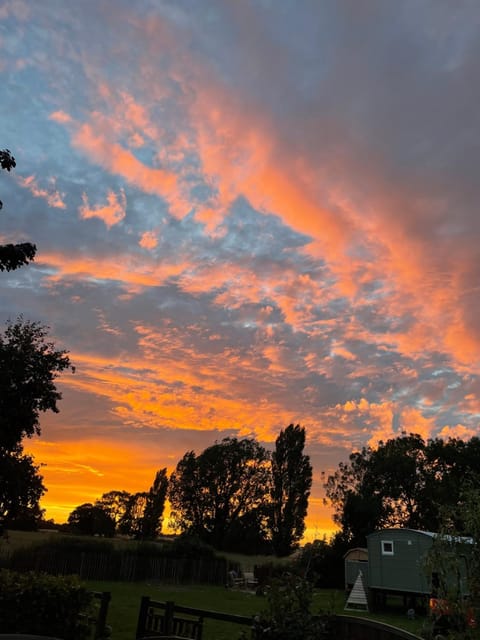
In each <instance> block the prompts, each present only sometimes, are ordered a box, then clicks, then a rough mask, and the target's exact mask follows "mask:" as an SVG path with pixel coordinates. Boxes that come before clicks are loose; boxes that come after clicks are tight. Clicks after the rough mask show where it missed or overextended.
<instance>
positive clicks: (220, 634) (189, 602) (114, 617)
mask: <svg viewBox="0 0 480 640" xmlns="http://www.w3.org/2000/svg"><path fill="white" fill-rule="evenodd" d="M9 533H10V538H9V541H8V542H5V541H4V540H2V539H1V538H0V553H2V551H6V552H9V551H12V550H13V549H15V548H18V547H24V546H31V545H35V544H41V543H42V542H45V541H46V540H48V539H49V538H53V539H55V538H57V537H60V536H62V535H63V534H61V533H58V534H57V533H50V532H37V533H31V532H21V531H11V532H9ZM114 544H116V545H118V546H123V545H132V544H137V543H133V542H131V541H125V540H120V539H115V541H114ZM224 555H225V556H227V557H228V558H229V559H230V560H232V561H235V562H238V563H239V564H240V565H241V566H242V568H243V570H244V571H252V570H253V567H254V565H255V564H262V563H265V562H274V563H282V562H285V561H284V560H278V559H274V558H270V557H264V556H262V557H260V556H259V557H257V556H244V555H237V554H230V553H229V554H224ZM85 584H86V585H87V587H88V588H90V589H92V590H94V591H110V592H111V594H112V598H111V601H110V607H109V613H108V620H107V621H108V624H109V625H110V626H111V627H112V636H111V640H134V638H135V631H136V625H137V618H138V612H139V608H140V600H141V597H142V596H144V595H145V596H147V595H148V596H150V597H151V598H153V599H155V600H159V601H166V600H173V601H174V602H175V603H177V604H181V605H184V606H187V607H188V606H190V607H194V608H198V609H205V610H210V611H221V612H224V613H233V614H237V615H244V616H253V615H255V614H257V613H260V612H261V611H262V610H264V609H266V607H267V601H266V599H265V598H264V597H260V596H256V595H255V594H254V593H252V592H249V591H243V590H240V589H238V590H233V589H225V588H224V587H220V586H219V587H216V586H209V585H188V586H174V585H161V584H158V583H157V584H154V583H135V582H100V581H89V582H86V583H85ZM344 603H345V600H344V593H343V591H335V590H329V589H321V590H316V591H315V592H314V599H313V609H312V610H313V613H321V612H334V613H337V614H347V615H361V616H362V617H367V618H371V619H374V620H378V621H380V622H385V623H387V624H390V625H393V626H395V627H400V628H402V629H405V630H407V631H410V632H411V633H415V634H417V635H419V634H420V630H421V628H422V626H423V624H424V621H425V618H422V617H418V618H417V619H416V620H408V619H407V616H406V612H405V610H404V606H403V602H402V601H401V600H400V599H399V598H397V599H395V598H389V600H388V602H387V605H388V607H387V609H386V611H385V612H382V613H381V614H371V613H365V612H358V613H356V612H352V611H350V612H346V611H344V608H343V607H344ZM243 629H245V627H242V626H240V625H235V624H233V623H226V622H219V621H215V620H208V619H206V620H205V622H204V640H237V639H238V638H239V637H240V634H241V631H242V630H243ZM245 630H246V631H247V637H249V629H248V628H247V629H245Z"/></svg>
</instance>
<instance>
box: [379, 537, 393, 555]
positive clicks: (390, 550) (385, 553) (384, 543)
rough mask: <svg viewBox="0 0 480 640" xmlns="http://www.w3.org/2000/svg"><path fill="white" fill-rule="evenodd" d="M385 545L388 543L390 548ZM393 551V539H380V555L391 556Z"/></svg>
mask: <svg viewBox="0 0 480 640" xmlns="http://www.w3.org/2000/svg"><path fill="white" fill-rule="evenodd" d="M386 545H390V549H385V547H386ZM394 553H395V551H394V546H393V540H382V556H393V555H394Z"/></svg>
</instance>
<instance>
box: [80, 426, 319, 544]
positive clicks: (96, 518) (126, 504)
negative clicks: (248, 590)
mask: <svg viewBox="0 0 480 640" xmlns="http://www.w3.org/2000/svg"><path fill="white" fill-rule="evenodd" d="M304 445H305V430H304V429H303V428H301V427H300V426H299V425H296V426H294V425H293V424H291V425H289V426H288V427H287V428H286V429H285V430H282V431H281V432H280V435H279V436H278V438H277V440H276V444H275V450H274V451H273V453H271V454H270V453H269V452H268V451H267V450H266V449H265V448H264V447H262V446H261V445H260V444H259V443H258V442H257V441H256V440H254V439H253V438H244V439H242V440H239V439H237V438H225V439H223V440H222V441H221V442H216V443H215V444H213V445H212V446H210V447H207V448H206V449H205V450H204V451H203V452H202V453H200V454H199V455H196V454H195V453H194V452H193V451H188V452H187V453H185V455H184V456H183V457H182V459H181V460H180V461H179V462H178V464H177V466H176V469H175V471H174V472H173V473H172V474H171V476H170V478H169V479H168V478H167V475H166V469H162V470H160V471H158V472H157V474H156V477H155V481H154V483H153V485H152V487H151V489H150V491H149V492H147V493H141V492H140V493H136V494H130V493H128V492H126V491H110V492H108V493H105V494H104V495H103V496H102V497H101V498H100V499H99V500H97V501H96V502H95V503H94V504H91V503H87V504H84V505H80V506H79V507H77V508H76V509H75V510H74V511H73V512H72V513H71V514H70V517H69V525H70V527H71V528H72V529H73V530H76V531H79V532H82V533H92V531H93V528H95V527H96V528H97V529H96V530H95V531H93V532H94V533H102V534H104V535H113V534H114V533H115V532H116V533H119V534H124V535H129V536H133V537H135V538H138V539H148V538H150V539H153V538H155V537H156V536H157V535H158V534H159V533H160V531H161V528H162V517H163V511H164V506H165V501H166V499H167V498H168V499H169V501H170V505H171V521H172V523H173V525H174V527H175V529H176V530H177V531H181V532H182V533H184V534H186V535H188V536H193V537H196V538H198V539H199V540H200V541H202V542H203V543H206V544H208V545H210V546H212V547H214V548H216V549H229V550H236V551H244V552H247V553H253V552H258V553H265V552H267V553H271V552H274V553H276V554H277V555H283V556H284V555H288V554H290V553H291V552H292V550H293V549H295V548H296V547H297V546H298V543H299V542H300V540H301V538H302V536H303V533H304V530H305V517H306V515H307V508H308V497H309V494H310V487H311V483H312V468H311V465H310V460H309V458H308V456H306V455H305V454H304V452H303V449H304ZM100 512H102V513H100Z"/></svg>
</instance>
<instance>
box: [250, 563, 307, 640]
mask: <svg viewBox="0 0 480 640" xmlns="http://www.w3.org/2000/svg"><path fill="white" fill-rule="evenodd" d="M267 600H268V606H267V609H266V610H265V611H263V612H262V613H261V614H260V615H259V616H257V617H256V619H255V626H254V637H255V638H256V639H257V640H316V638H318V636H319V633H318V631H319V630H318V622H317V621H316V620H315V618H314V616H313V615H312V613H311V611H310V609H311V605H312V585H311V583H309V582H308V581H307V580H304V579H302V578H300V577H298V576H295V575H293V574H288V573H285V574H284V575H283V576H282V578H280V579H278V578H276V579H274V580H272V582H271V584H270V588H269V590H268V591H267Z"/></svg>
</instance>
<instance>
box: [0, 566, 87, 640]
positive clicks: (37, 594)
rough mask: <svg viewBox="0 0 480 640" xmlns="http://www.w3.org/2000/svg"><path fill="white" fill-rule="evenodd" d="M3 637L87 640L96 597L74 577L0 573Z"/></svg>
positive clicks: (0, 618)
mask: <svg viewBox="0 0 480 640" xmlns="http://www.w3.org/2000/svg"><path fill="white" fill-rule="evenodd" d="M0 594H1V596H0V620H1V628H2V633H25V634H38V635H45V636H47V635H48V636H52V637H58V638H65V640H84V639H85V638H87V637H88V635H89V633H90V629H89V624H88V614H89V613H90V612H91V610H92V600H93V596H92V595H91V593H89V592H88V591H87V590H86V589H85V588H84V587H82V586H81V585H80V583H79V582H78V581H77V580H76V579H74V578H72V577H66V578H63V577H54V576H47V575H41V574H40V575H39V574H35V573H26V574H20V573H15V572H11V571H6V570H1V571H0Z"/></svg>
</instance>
